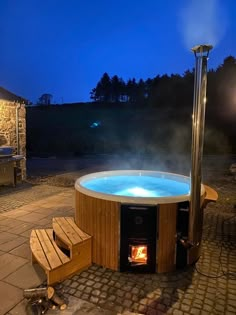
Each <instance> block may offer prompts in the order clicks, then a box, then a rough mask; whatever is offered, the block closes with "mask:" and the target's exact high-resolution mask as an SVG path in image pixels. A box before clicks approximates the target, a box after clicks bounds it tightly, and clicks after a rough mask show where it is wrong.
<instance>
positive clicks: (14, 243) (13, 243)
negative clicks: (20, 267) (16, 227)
mask: <svg viewBox="0 0 236 315" xmlns="http://www.w3.org/2000/svg"><path fill="white" fill-rule="evenodd" d="M27 241H28V239H27V238H26V237H22V236H16V238H15V239H13V240H10V241H7V242H5V243H2V244H0V250H2V251H4V252H9V251H11V250H12V249H14V248H16V247H18V246H19V245H21V244H23V243H25V242H27Z"/></svg>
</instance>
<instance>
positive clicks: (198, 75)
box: [189, 45, 212, 245]
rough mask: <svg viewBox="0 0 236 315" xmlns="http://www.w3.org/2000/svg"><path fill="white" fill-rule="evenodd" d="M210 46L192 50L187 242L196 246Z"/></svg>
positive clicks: (200, 46) (196, 47)
mask: <svg viewBox="0 0 236 315" xmlns="http://www.w3.org/2000/svg"><path fill="white" fill-rule="evenodd" d="M211 49H212V46H211V45H199V46H195V47H193V48H192V51H193V52H194V55H195V59H196V66H195V74H194V96H193V116H192V151H191V174H190V178H191V190H190V196H191V199H190V201H191V206H190V215H189V242H190V243H191V244H192V245H197V242H198V240H197V239H196V236H197V234H198V232H197V228H198V224H197V222H198V221H199V216H200V207H201V182H202V155H203V143H204V127H205V109H206V88H207V60H208V55H209V51H210V50H211Z"/></svg>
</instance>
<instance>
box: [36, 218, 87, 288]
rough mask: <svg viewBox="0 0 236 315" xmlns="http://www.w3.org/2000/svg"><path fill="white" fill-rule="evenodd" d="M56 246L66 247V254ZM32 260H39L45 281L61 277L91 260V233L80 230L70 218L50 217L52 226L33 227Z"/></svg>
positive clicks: (53, 281)
mask: <svg viewBox="0 0 236 315" xmlns="http://www.w3.org/2000/svg"><path fill="white" fill-rule="evenodd" d="M58 243H59V246H60V245H61V244H62V245H63V246H62V247H63V248H65V247H67V248H68V250H69V257H68V256H67V255H66V254H64V253H63V251H62V250H61V249H60V247H59V246H58ZM30 248H31V252H32V263H36V262H37V263H38V264H39V265H40V266H41V267H42V268H43V269H44V270H45V273H46V275H47V282H48V285H52V284H53V283H56V282H59V281H62V280H64V279H66V278H67V277H68V276H71V275H73V274H74V273H75V272H79V271H82V270H84V269H85V268H88V267H89V266H90V265H91V263H92V258H91V257H92V255H91V254H92V253H91V251H92V248H91V236H90V235H88V234H86V233H84V232H83V231H81V230H80V229H79V228H78V226H77V225H76V224H75V222H74V219H73V218H68V217H66V218H64V217H63V218H53V229H36V230H32V232H31V236H30Z"/></svg>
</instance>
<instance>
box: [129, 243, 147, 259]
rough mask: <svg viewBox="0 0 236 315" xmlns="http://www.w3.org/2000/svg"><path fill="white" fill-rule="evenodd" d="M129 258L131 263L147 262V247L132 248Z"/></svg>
mask: <svg viewBox="0 0 236 315" xmlns="http://www.w3.org/2000/svg"><path fill="white" fill-rule="evenodd" d="M131 258H132V261H133V262H139V263H146V262H147V246H132V250H131Z"/></svg>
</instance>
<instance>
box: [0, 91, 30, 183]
mask: <svg viewBox="0 0 236 315" xmlns="http://www.w3.org/2000/svg"><path fill="white" fill-rule="evenodd" d="M26 103H27V101H26V100H25V99H23V98H21V97H19V96H17V95H15V94H13V93H11V92H9V91H7V90H5V89H4V88H2V87H0V146H12V147H14V154H15V155H23V156H24V157H25V158H26V109H25V104H26ZM17 163H19V168H20V169H21V172H22V179H25V178H26V159H22V160H20V161H19V162H17Z"/></svg>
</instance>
